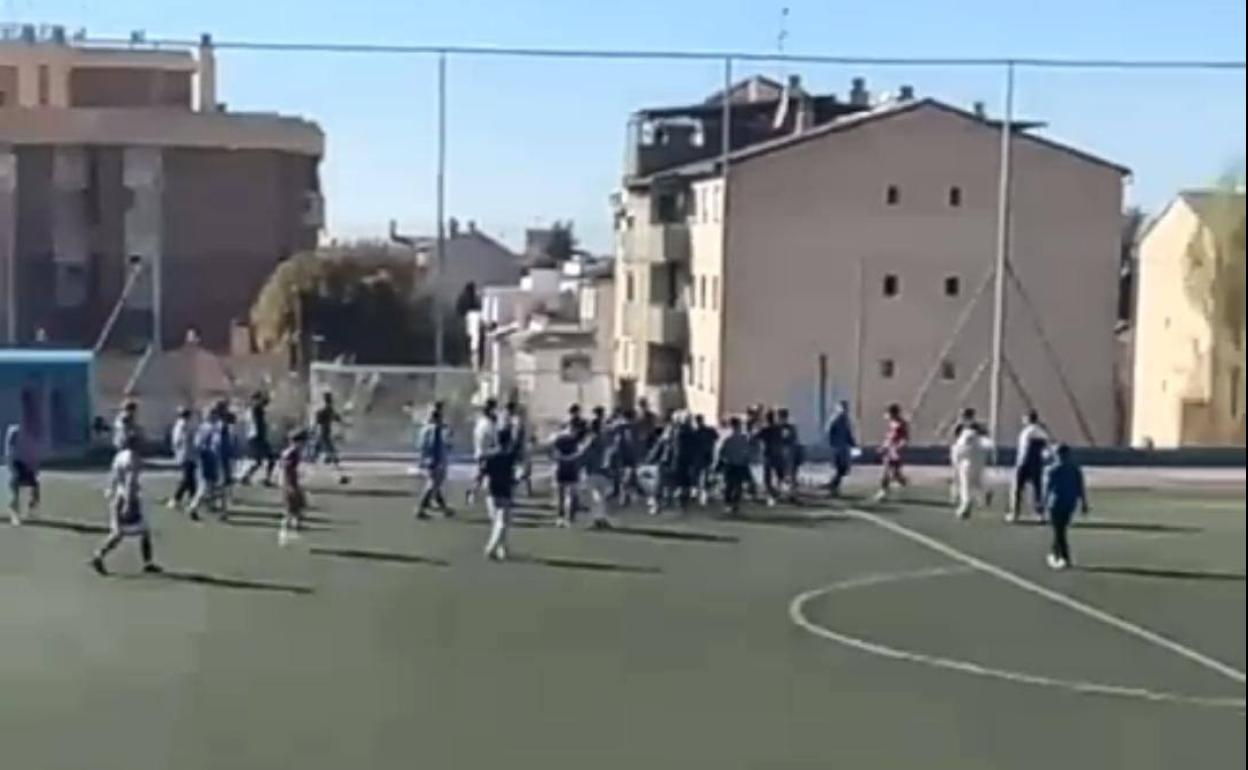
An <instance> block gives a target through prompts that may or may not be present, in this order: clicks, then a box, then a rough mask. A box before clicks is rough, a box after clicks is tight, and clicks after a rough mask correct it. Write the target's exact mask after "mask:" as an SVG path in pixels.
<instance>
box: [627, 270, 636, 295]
mask: <svg viewBox="0 0 1248 770" xmlns="http://www.w3.org/2000/svg"><path fill="white" fill-rule="evenodd" d="M636 296H637V287H636V285H635V284H634V283H633V273H632V271H631V270H630V271H629V272H627V273H625V274H624V301H625V302H634V301H635V299H634V298H635V297H636Z"/></svg>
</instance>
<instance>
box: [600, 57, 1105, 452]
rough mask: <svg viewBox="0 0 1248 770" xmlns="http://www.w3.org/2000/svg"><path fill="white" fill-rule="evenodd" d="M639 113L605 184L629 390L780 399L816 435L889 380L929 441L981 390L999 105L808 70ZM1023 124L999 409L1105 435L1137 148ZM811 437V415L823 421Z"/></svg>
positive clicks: (669, 396) (716, 411)
mask: <svg viewBox="0 0 1248 770" xmlns="http://www.w3.org/2000/svg"><path fill="white" fill-rule="evenodd" d="M757 81H758V79H755V81H747V82H745V83H742V84H738V85H737V86H736V87H734V88H733V90H732V91H731V92H730V95H729V98H730V99H732V102H731V107H732V109H731V114H732V119H731V126H732V130H731V131H730V132H728V133H729V135H730V137H731V147H730V153H729V169H728V174H727V182H726V185H727V186H726V187H725V178H724V174H723V169H722V168H721V163H720V155H721V150H720V146H719V142H718V141H717V140H716V139H715V137H718V136H719V135H720V134H721V123H720V118H719V115H720V114H721V112H722V101H721V99H722V95H720V94H716V95H713V96H712V97H711V98H710V99H708V100H706V101H705V102H703V103H702V104H698V105H694V106H691V107H685V108H663V109H658V110H645V111H642V112H640V113H638V114H637V115H635V116H634V121H633V125H634V126H635V127H637V129H638V130H637V131H636V132H635V134H634V137H633V139H634V141H635V143H636V145H637V146H636V147H635V148H634V151H633V152H632V153H631V154H630V165H629V166H628V168H626V170H625V178H624V183H623V189H622V191H621V192H620V193H619V194H618V195H617V198H616V222H617V249H618V254H619V259H618V260H617V274H616V285H617V318H616V329H617V340H616V345H615V369H616V376H617V382H618V386H619V389H620V392H621V395H622V396H623V397H625V398H631V397H635V396H643V395H644V396H647V397H648V398H650V399H651V401H652V402H653V403H655V404H658V405H659V406H662V407H664V408H667V407H676V406H687V407H688V408H690V409H692V410H694V411H696V412H699V413H703V414H706V415H711V416H718V415H722V414H726V413H730V412H736V411H739V410H741V409H743V408H744V407H745V406H746V405H748V404H751V403H756V402H762V403H768V404H785V405H788V406H789V407H790V408H791V409H792V410H793V412H794V415H795V418H796V419H797V422H798V424H799V426H801V427H802V428H803V430H804V431H805V432H806V433H807V435H812V433H813V431H815V430H816V429H817V428H818V426H819V422H820V420H821V417H822V415H823V414H825V413H826V411H827V408H828V405H829V404H830V403H831V402H832V401H833V400H836V399H842V398H844V399H848V400H850V401H851V402H853V404H854V409H855V411H856V412H857V414H858V415H859V416H860V417H861V418H863V419H865V420H867V423H866V425H864V428H863V432H864V434H865V435H867V436H870V435H871V433H872V426H873V425H874V423H875V420H876V418H877V417H878V415H880V414H881V413H882V412H883V410H884V409H885V407H886V406H887V405H888V404H890V403H893V402H896V403H900V404H901V405H903V407H905V408H906V409H907V410H908V411H912V412H913V413H914V428H915V431H916V434H917V440H920V441H922V440H931V439H935V438H936V437H938V436H939V435H940V434H941V432H942V430H943V429H944V426H945V425H946V424H947V423H948V422H950V421H951V418H952V416H953V415H954V414H955V413H956V411H957V410H958V409H959V408H960V407H961V406H962V405H964V404H969V405H977V406H979V407H980V408H981V409H986V407H987V406H988V392H989V379H990V378H989V376H988V368H989V367H988V363H987V360H988V354H989V351H990V347H991V344H990V343H991V336H992V305H993V303H992V290H991V289H992V287H991V285H990V283H991V281H990V280H989V279H990V276H991V270H992V266H993V262H994V255H995V253H996V242H997V230H998V228H997V221H998V206H997V199H998V190H999V170H1000V159H1001V156H1000V149H1001V130H1002V127H1001V124H1000V123H999V122H997V121H994V120H992V119H990V118H988V117H987V116H986V115H985V114H984V113H983V110H982V108H975V109H971V110H963V109H959V108H956V107H954V106H951V105H948V104H944V103H941V102H939V101H936V100H933V99H919V98H916V97H915V94H914V92H913V89H911V88H909V87H903V88H901V89H899V90H898V91H897V92H896V93H895V94H892V95H887V96H872V95H871V94H870V93H868V92H867V89H866V84H865V83H864V82H862V81H861V80H855V81H854V84H853V89H852V90H851V92H850V93H849V95H848V97H847V98H846V99H844V100H840V99H838V98H837V97H836V96H835V95H825V96H811V95H810V94H807V93H806V92H805V91H804V90H803V89H802V88H801V85H800V83H799V82H796V81H790V82H789V83H788V84H787V85H781V84H777V83H774V82H771V81H763V82H761V83H760V82H757ZM1035 128H1036V126H1035V125H1034V124H1021V125H1018V124H1016V126H1015V135H1014V141H1013V142H1012V147H1013V172H1014V173H1013V187H1012V199H1013V216H1012V220H1011V228H1010V232H1011V250H1010V253H1011V260H1012V262H1011V264H1012V272H1013V275H1014V276H1016V277H1017V281H1014V280H1011V281H1010V282H1009V283H1008V284H1007V289H1008V290H1007V292H1006V300H1007V302H1006V306H1007V311H1008V312H1007V323H1006V326H1005V335H1006V336H1005V349H1006V357H1007V364H1008V365H1007V367H1006V370H1007V371H1006V376H1005V382H1006V387H1005V392H1004V401H1003V420H1004V421H1005V424H1006V425H1011V424H1013V423H1014V421H1016V420H1018V419H1019V418H1020V416H1021V414H1022V413H1023V412H1024V411H1025V410H1026V409H1027V408H1028V407H1031V406H1034V407H1035V408H1038V409H1040V410H1041V412H1042V413H1043V414H1044V416H1045V419H1046V420H1047V421H1048V422H1049V424H1050V426H1051V427H1052V428H1053V429H1054V430H1055V431H1056V432H1057V433H1058V434H1059V435H1061V436H1063V437H1066V438H1069V439H1070V440H1072V441H1077V442H1080V443H1109V442H1110V441H1111V440H1112V437H1113V431H1114V419H1113V414H1114V409H1113V403H1114V371H1113V360H1114V352H1115V347H1114V346H1115V338H1114V323H1115V303H1116V296H1117V281H1118V255H1119V232H1120V222H1121V212H1122V182H1123V176H1124V174H1125V173H1126V171H1125V169H1123V168H1121V167H1119V166H1117V165H1115V164H1113V163H1110V162H1107V161H1105V160H1102V159H1100V158H1097V157H1094V156H1092V155H1089V154H1087V153H1085V152H1082V151H1080V150H1077V149H1075V148H1072V147H1068V146H1065V145H1061V144H1058V143H1056V142H1053V141H1051V140H1049V139H1046V138H1044V137H1042V136H1040V135H1038V134H1037V133H1036V132H1035ZM812 437H813V436H812Z"/></svg>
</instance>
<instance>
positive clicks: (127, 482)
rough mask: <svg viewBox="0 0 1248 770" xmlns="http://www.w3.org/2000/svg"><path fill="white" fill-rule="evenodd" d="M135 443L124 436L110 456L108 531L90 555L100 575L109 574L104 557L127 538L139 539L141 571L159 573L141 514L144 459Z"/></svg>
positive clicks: (149, 534) (129, 437)
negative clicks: (141, 481)
mask: <svg viewBox="0 0 1248 770" xmlns="http://www.w3.org/2000/svg"><path fill="white" fill-rule="evenodd" d="M138 443H139V440H138V436H137V435H131V436H127V437H126V438H125V439H124V441H123V442H122V447H121V449H120V450H119V451H118V452H117V454H116V455H115V456H114V457H113V466H112V470H111V472H110V473H109V478H108V488H107V489H106V490H105V492H104V494H105V496H106V497H107V498H108V501H109V506H108V509H109V528H110V531H109V533H108V537H107V538H105V539H104V542H103V543H101V544H100V547H99V548H98V549H97V550H96V552H95V555H94V556H92V557H91V567H92V568H94V569H95V571H96V572H98V573H100V574H101V575H107V574H108V569H107V568H106V567H105V566H104V557H105V556H107V555H108V554H109V553H110V552H111V551H112V550H113V549H114V548H116V547H117V546H118V545H120V544H121V541H122V539H124V538H126V537H137V538H139V548H140V550H141V553H142V556H143V571H144V572H160V567H158V566H157V565H156V562H155V561H154V560H153V558H152V534H151V531H150V530H149V529H148V527H147V519H146V518H144V516H143V501H142V498H141V492H142V487H141V484H140V481H139V475H140V473H141V471H142V467H143V461H142V459H141V458H140V457H139V453H138Z"/></svg>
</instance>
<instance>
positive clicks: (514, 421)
mask: <svg viewBox="0 0 1248 770" xmlns="http://www.w3.org/2000/svg"><path fill="white" fill-rule="evenodd" d="M505 409H506V414H505V415H504V419H506V421H507V425H508V426H509V427H510V428H511V444H512V447H514V452H515V462H516V483H517V484H524V491H525V494H526V495H528V496H529V497H532V496H533V456H532V454H531V453H530V451H529V448H530V446H529V445H530V443H531V442H532V437H531V436H530V435H529V425H528V421H527V420H525V418H524V407H522V406H521V405H520V402H519V401H516V400H515V399H512V400H511V401H508V402H507V406H506V407H505Z"/></svg>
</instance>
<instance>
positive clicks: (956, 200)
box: [949, 186, 962, 208]
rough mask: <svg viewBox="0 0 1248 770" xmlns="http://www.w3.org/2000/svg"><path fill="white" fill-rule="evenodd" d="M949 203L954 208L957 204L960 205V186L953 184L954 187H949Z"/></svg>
mask: <svg viewBox="0 0 1248 770" xmlns="http://www.w3.org/2000/svg"><path fill="white" fill-rule="evenodd" d="M949 205H950V206H953V207H954V208H957V207H958V206H961V205H962V188H961V187H956V186H955V187H950V188H949Z"/></svg>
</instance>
